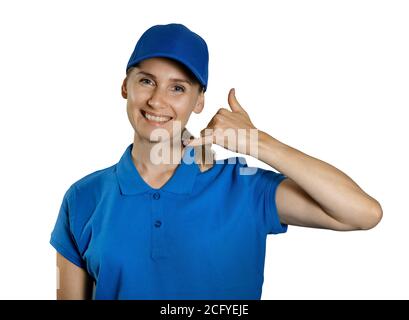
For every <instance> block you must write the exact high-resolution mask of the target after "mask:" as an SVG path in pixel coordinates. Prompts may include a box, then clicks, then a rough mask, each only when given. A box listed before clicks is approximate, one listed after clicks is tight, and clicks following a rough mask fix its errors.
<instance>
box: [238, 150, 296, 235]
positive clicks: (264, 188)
mask: <svg viewBox="0 0 409 320" xmlns="http://www.w3.org/2000/svg"><path fill="white" fill-rule="evenodd" d="M239 162H240V163H241V165H240V174H241V176H242V177H243V179H245V180H246V181H247V183H248V186H249V188H250V195H252V197H251V200H250V201H251V202H252V210H254V215H255V217H256V220H257V222H258V225H259V227H260V228H261V231H262V233H263V234H279V233H285V232H287V228H288V225H286V224H283V223H281V222H280V218H279V215H278V210H277V205H276V191H277V188H278V186H279V185H280V183H281V182H282V181H283V180H284V179H286V178H287V177H286V176H285V175H284V174H282V173H278V172H275V171H272V170H266V169H262V168H257V167H248V166H247V163H246V161H245V159H244V158H243V159H239Z"/></svg>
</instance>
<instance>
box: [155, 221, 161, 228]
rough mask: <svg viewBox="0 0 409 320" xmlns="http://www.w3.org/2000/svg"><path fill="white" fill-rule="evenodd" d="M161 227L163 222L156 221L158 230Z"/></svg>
mask: <svg viewBox="0 0 409 320" xmlns="http://www.w3.org/2000/svg"><path fill="white" fill-rule="evenodd" d="M161 225H162V222H161V221H159V220H156V221H155V227H156V228H160V226H161Z"/></svg>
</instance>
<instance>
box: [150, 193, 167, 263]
mask: <svg viewBox="0 0 409 320" xmlns="http://www.w3.org/2000/svg"><path fill="white" fill-rule="evenodd" d="M151 208H152V209H151V232H152V236H151V239H152V245H151V255H152V258H153V259H158V258H164V257H165V256H166V248H165V244H166V241H165V238H164V231H165V230H164V229H165V224H164V221H163V199H162V198H161V194H160V192H159V191H155V192H153V193H152V194H151Z"/></svg>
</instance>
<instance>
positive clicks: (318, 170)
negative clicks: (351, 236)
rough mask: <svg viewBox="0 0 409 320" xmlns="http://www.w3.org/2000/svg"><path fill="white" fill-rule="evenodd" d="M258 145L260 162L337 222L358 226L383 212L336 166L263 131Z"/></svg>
mask: <svg viewBox="0 0 409 320" xmlns="http://www.w3.org/2000/svg"><path fill="white" fill-rule="evenodd" d="M258 141H259V149H258V159H259V160H261V161H263V162H265V163H266V164H268V165H270V166H271V167H273V168H275V169H276V170H278V171H279V172H281V173H283V174H284V175H286V176H287V177H289V178H291V179H292V180H293V181H294V182H296V183H297V185H298V186H300V187H301V188H302V189H303V190H304V191H305V192H306V193H308V195H309V196H310V197H311V198H313V199H314V200H315V201H316V202H317V204H318V205H319V206H320V207H321V208H322V209H323V210H324V211H325V212H326V213H327V214H328V215H330V216H332V217H333V218H334V219H336V220H337V221H340V222H344V223H355V222H356V221H357V220H359V218H360V217H365V215H367V214H371V215H372V214H373V212H374V211H378V210H379V211H380V212H381V208H380V206H379V203H378V202H377V201H376V200H375V199H373V198H372V197H371V196H369V195H368V194H366V193H365V192H364V191H363V190H362V189H361V188H360V187H359V186H358V185H357V184H356V183H355V182H354V181H353V180H352V179H351V178H349V177H348V176H347V175H346V174H345V173H343V172H342V171H340V170H339V169H337V168H335V167H334V166H332V165H330V164H328V163H326V162H324V161H321V160H319V159H316V158H313V157H311V156H309V155H307V154H305V153H303V152H301V151H299V150H296V149H294V148H292V147H290V146H288V145H285V144H284V143H282V142H280V141H278V140H277V139H275V138H273V137H271V136H270V135H268V134H266V133H265V132H262V131H259V139H258ZM357 213H358V214H357Z"/></svg>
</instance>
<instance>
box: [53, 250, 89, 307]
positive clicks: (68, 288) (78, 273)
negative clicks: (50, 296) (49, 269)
mask: <svg viewBox="0 0 409 320" xmlns="http://www.w3.org/2000/svg"><path fill="white" fill-rule="evenodd" d="M57 270H58V274H57V279H58V283H57V300H90V299H92V287H93V280H92V278H91V277H90V276H89V275H88V273H87V272H86V270H84V269H82V268H80V267H78V266H76V265H75V264H73V263H72V262H70V261H69V260H67V259H66V258H64V257H63V256H62V255H61V254H59V253H58V252H57Z"/></svg>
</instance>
